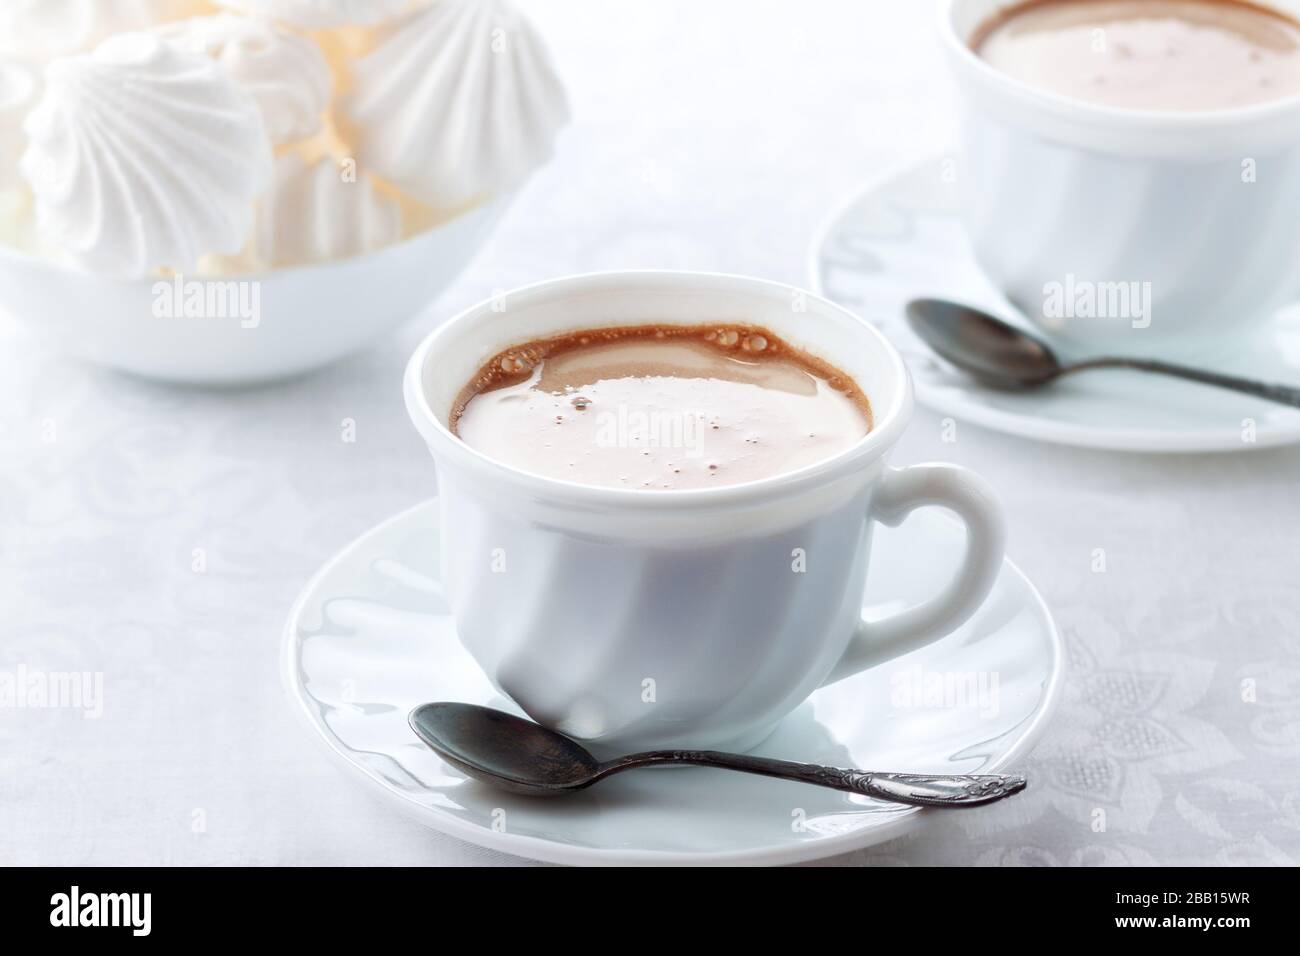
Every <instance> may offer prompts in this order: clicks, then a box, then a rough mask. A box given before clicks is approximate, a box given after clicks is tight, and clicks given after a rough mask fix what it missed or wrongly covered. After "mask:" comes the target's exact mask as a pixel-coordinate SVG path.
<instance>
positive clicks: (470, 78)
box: [339, 0, 569, 209]
mask: <svg viewBox="0 0 1300 956" xmlns="http://www.w3.org/2000/svg"><path fill="white" fill-rule="evenodd" d="M351 72H352V87H351V90H350V91H349V92H348V93H347V94H346V95H345V96H343V97H341V98H340V101H339V116H340V128H341V132H342V133H343V137H344V139H345V140H346V141H347V142H349V143H351V144H352V147H353V149H354V150H355V151H356V154H357V158H358V159H359V160H360V162H361V165H362V166H363V167H365V168H368V169H372V170H374V171H375V172H377V173H378V174H380V175H381V176H383V177H384V178H386V179H388V180H390V181H391V182H393V183H394V184H396V185H397V186H399V187H400V188H402V189H404V190H406V191H407V192H409V193H411V194H412V195H413V196H415V197H416V198H417V199H420V200H422V201H424V202H426V203H428V204H430V205H433V206H436V207H439V208H444V209H445V208H455V207H460V206H464V205H466V204H468V203H471V202H473V201H476V200H479V199H482V198H484V197H486V196H490V195H495V194H499V193H502V192H505V191H507V190H509V189H511V188H513V187H515V186H517V185H519V184H520V183H521V182H523V180H524V179H526V178H527V177H528V176H529V174H531V173H532V172H533V171H534V170H535V169H537V168H538V167H539V166H542V165H544V164H545V163H546V162H547V161H548V160H549V159H550V157H551V154H552V152H553V151H554V143H555V137H556V134H557V133H558V131H559V129H560V128H561V127H562V126H564V124H565V123H567V122H568V119H569V110H568V103H567V100H566V97H565V93H564V87H563V85H562V84H561V83H560V80H559V78H558V77H557V76H556V74H555V71H554V68H553V67H552V65H551V62H550V59H549V56H548V54H547V52H546V50H545V47H544V46H543V44H542V41H541V38H540V37H539V36H538V35H537V33H536V32H535V31H534V29H533V27H532V26H531V24H529V22H528V21H527V20H526V19H525V18H524V17H523V16H522V15H521V14H520V13H519V12H518V11H517V10H516V9H515V8H514V7H513V6H512V5H511V4H509V3H507V2H505V0H439V2H437V3H435V4H434V5H433V6H431V7H429V8H428V9H421V10H417V11H415V12H414V13H411V14H408V15H407V16H405V17H403V18H402V19H400V20H398V21H395V22H394V23H392V24H391V25H389V26H386V27H383V28H381V36H380V40H379V44H378V46H377V48H376V49H375V50H374V52H373V53H371V54H369V55H368V56H366V57H364V58H363V59H361V60H358V61H357V62H355V63H354V64H352V71H351Z"/></svg>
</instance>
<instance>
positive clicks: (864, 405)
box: [451, 326, 871, 490]
mask: <svg viewBox="0 0 1300 956" xmlns="http://www.w3.org/2000/svg"><path fill="white" fill-rule="evenodd" d="M451 429H452V431H453V433H454V434H456V435H458V436H459V437H460V438H461V440H462V441H464V442H465V443H466V444H467V445H470V446H471V447H473V448H475V449H477V450H479V451H481V452H483V453H484V454H485V455H488V456H489V457H491V458H494V459H496V460H497V461H500V462H503V463H505V464H508V465H511V466H513V467H516V468H519V469H521V470H523V471H528V472H531V473H533V474H538V475H543V476H546V477H551V478H562V479H565V480H568V481H574V482H578V483H581V484H588V485H600V486H605V487H613V488H633V489H645V490H682V489H693V488H715V487H720V486H723V485H734V484H740V483H743V482H748V481H756V480H758V479H761V478H768V477H771V476H773V475H779V474H784V473H787V472H791V471H795V470H797V469H799V468H802V467H804V466H806V465H811V464H814V463H816V462H819V461H823V460H825V459H827V458H831V457H833V456H834V455H836V454H838V453H839V452H841V451H844V450H845V449H847V448H849V447H851V446H852V445H854V444H856V443H857V442H858V441H860V440H861V439H862V438H863V437H864V436H865V435H866V434H867V432H869V431H870V430H871V409H870V405H869V403H868V401H867V398H866V396H865V395H864V394H863V393H862V391H861V389H860V388H858V386H857V385H856V384H855V383H854V382H853V381H852V380H851V379H849V378H848V377H847V376H846V375H844V374H843V373H841V372H840V371H838V370H837V369H835V368H833V367H832V366H829V365H827V364H826V363H824V362H821V361H819V360H817V359H815V358H813V357H811V356H808V355H805V354H803V353H802V352H799V351H797V350H795V349H794V348H792V347H790V346H789V345H787V344H786V343H785V342H783V341H781V340H780V339H779V338H777V337H776V336H775V335H772V334H771V333H770V332H767V331H766V330H763V329H758V328H753V327H748V326H723V327H711V328H680V327H668V326H665V327H655V328H633V329H599V330H592V331H586V332H582V333H578V334H574V335H570V336H565V337H561V338H556V339H548V340H544V341H538V342H532V343H529V344H526V345H521V346H517V347H515V348H512V349H509V350H507V351H506V352H503V353H501V354H500V355H498V356H496V357H495V358H494V359H493V360H492V361H491V362H490V363H489V364H488V365H486V366H484V368H483V369H481V370H480V372H479V374H478V375H477V376H476V377H475V379H474V381H472V382H471V383H470V384H469V385H467V386H466V388H465V389H464V390H463V391H462V392H461V395H460V397H459V398H458V399H457V402H456V406H455V409H454V411H453V413H452V418H451Z"/></svg>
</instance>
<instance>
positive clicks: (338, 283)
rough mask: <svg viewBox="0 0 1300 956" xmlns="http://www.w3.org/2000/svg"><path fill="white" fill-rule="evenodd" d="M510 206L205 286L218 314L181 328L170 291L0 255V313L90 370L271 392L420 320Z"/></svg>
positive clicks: (182, 319) (200, 314) (153, 282)
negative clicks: (345, 253) (371, 248)
mask: <svg viewBox="0 0 1300 956" xmlns="http://www.w3.org/2000/svg"><path fill="white" fill-rule="evenodd" d="M507 205H508V198H506V197H501V198H498V199H494V200H492V201H491V202H488V203H485V204H483V205H481V206H478V207H475V208H474V209H472V210H470V211H468V212H466V213H464V214H462V215H460V216H458V217H456V218H455V219H453V220H451V221H449V222H447V223H445V224H443V225H441V226H438V227H437V228H435V229H431V230H429V231H427V232H423V233H421V234H419V235H417V236H414V237H413V238H411V239H408V240H406V241H405V242H402V243H399V244H397V245H394V246H389V247H387V248H385V249H380V250H378V251H376V252H372V253H369V254H367V255H363V256H358V257H356V258H353V259H345V260H340V261H337V262H329V263H322V264H320V265H311V266H301V267H297V268H290V269H278V270H274V271H271V272H265V273H260V274H249V275H240V276H230V277H223V278H221V279H208V280H200V281H201V282H202V286H201V288H202V290H203V293H204V296H203V301H204V303H205V305H208V306H213V305H215V306H216V308H203V309H199V310H197V311H196V312H193V313H190V314H189V315H188V316H187V314H186V313H185V311H184V310H183V309H181V308H178V307H177V306H175V305H174V304H173V303H174V300H175V298H176V297H175V296H174V295H173V292H174V290H175V288H176V286H175V283H174V281H169V280H164V279H138V280H122V279H113V278H107V277H104V276H98V275H93V274H91V273H87V272H82V271H79V270H77V269H73V268H70V267H68V266H66V265H63V264H61V263H57V262H51V261H47V260H44V259H40V258H36V257H34V256H31V255H28V254H27V253H24V252H21V251H19V250H16V249H11V248H6V247H3V246H0V310H3V311H5V312H7V313H9V314H11V315H13V316H15V317H16V318H18V319H19V320H21V321H23V322H24V323H25V324H26V325H28V326H29V327H30V328H31V329H32V330H33V331H34V332H36V333H38V334H40V335H42V336H45V337H46V338H48V339H50V340H51V341H53V342H54V343H55V345H56V346H57V347H59V348H61V349H64V350H66V351H68V352H71V353H73V354H75V355H77V356H79V357H80V358H83V359H85V360H86V361H88V362H93V363H94V364H96V365H104V366H108V367H109V368H114V369H119V370H121V371H124V372H131V373H133V374H136V375H141V376H144V377H146V378H152V379H158V380H161V381H166V382H175V383H182V384H190V385H246V384H252V383H256V382H266V381H273V380H275V379H281V378H286V377H289V376H292V375H298V374H301V373H303V372H308V371H311V370H312V369H316V368H320V367H321V366H324V365H328V364H330V363H331V362H334V361H337V360H338V359H340V358H342V357H343V356H345V355H348V354H349V353H351V352H355V351H358V350H360V349H362V348H365V347H366V346H367V345H370V344H372V343H373V342H375V341H376V339H378V338H379V337H380V336H381V335H384V334H385V333H387V332H389V331H390V330H392V329H394V328H396V327H397V326H398V325H400V324H401V323H402V322H405V321H406V320H407V319H410V318H413V317H414V316H416V315H417V314H419V313H420V312H421V311H422V310H423V309H424V308H425V307H426V306H428V305H429V304H430V303H431V302H432V301H433V300H434V299H435V298H436V297H437V296H438V295H439V293H441V292H442V291H443V290H444V289H445V288H446V287H447V286H448V285H450V284H451V282H452V281H453V280H454V279H455V278H456V276H457V275H458V274H459V273H460V271H461V269H463V268H464V267H465V265H466V264H467V263H468V262H469V260H470V259H471V258H472V257H473V255H474V254H475V253H476V252H477V251H478V250H479V248H480V247H481V246H482V244H483V243H484V241H485V240H486V239H487V237H488V235H489V233H490V232H491V231H492V228H493V226H494V225H495V224H496V222H497V221H498V219H500V217H501V214H502V213H503V212H504V210H505V208H506V206H507ZM186 281H190V282H192V281H193V280H188V279H187V280H186ZM164 286H167V287H170V288H164ZM191 288H193V287H191ZM226 294H231V295H230V296H229V297H227V298H226V299H225V303H227V304H223V302H222V297H223V295H226ZM236 297H240V298H236ZM182 298H184V297H182ZM235 303H242V304H243V305H254V304H255V305H256V306H257V308H256V309H251V308H235V307H233V306H234V304H235Z"/></svg>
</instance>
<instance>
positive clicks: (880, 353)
mask: <svg viewBox="0 0 1300 956" xmlns="http://www.w3.org/2000/svg"><path fill="white" fill-rule="evenodd" d="M735 320H743V321H746V322H749V323H752V324H756V325H758V326H760V327H763V328H766V329H768V330H770V331H772V332H774V333H776V334H777V335H778V336H780V337H782V338H783V339H785V340H786V341H788V342H790V343H791V344H792V345H794V346H796V347H798V348H801V349H803V350H804V351H806V352H809V353H811V354H813V355H817V356H819V357H821V358H823V359H826V360H827V361H833V362H834V363H835V364H836V365H837V367H839V368H841V369H842V370H843V371H844V372H846V373H848V374H849V375H851V376H853V378H854V379H855V380H856V381H857V382H858V383H859V384H860V385H861V386H862V388H863V390H864V391H865V392H866V394H867V396H868V398H869V399H870V401H871V405H872V409H873V413H874V419H875V420H874V425H873V428H872V431H871V432H870V434H868V435H867V437H866V438H865V439H863V440H862V441H861V442H859V443H858V444H857V445H855V446H853V447H852V448H850V449H848V450H846V451H844V452H842V453H841V454H839V455H836V456H835V457H832V458H829V459H827V460H826V461H824V462H821V463H819V464H816V465H813V466H810V467H808V468H805V469H802V470H799V471H794V472H791V473H788V474H783V475H778V476H775V477H772V478H768V479H764V480H763V481H757V482H751V483H748V484H740V485H728V486H722V487H718V488H710V489H704V490H693V491H648V490H642V489H622V488H607V487H606V488H597V487H590V486H583V485H579V484H576V483H573V482H566V481H559V480H555V479H550V478H542V477H538V476H534V475H530V474H527V473H524V472H522V471H518V470H515V469H513V468H510V467H507V466H505V465H503V464H500V463H498V462H495V461H492V460H491V459H489V458H487V457H485V456H483V455H481V454H479V453H478V452H477V451H475V450H473V449H471V448H470V447H469V446H467V445H466V444H464V443H463V442H461V441H460V440H459V439H458V438H456V437H455V436H453V435H452V434H451V433H450V431H449V430H448V429H447V427H446V422H447V418H448V415H449V414H450V410H451V408H452V405H453V402H454V400H455V397H456V395H457V394H458V393H459V392H460V389H461V387H462V386H463V385H464V383H465V382H468V381H470V380H471V378H472V377H473V375H474V373H475V372H476V371H477V369H478V368H480V367H481V365H482V364H483V363H484V362H486V361H487V360H488V359H489V358H490V357H492V356H493V355H495V354H497V353H499V352H500V351H501V350H503V349H505V348H507V347H509V346H510V345H518V344H522V343H527V342H529V341H533V340H535V339H538V338H545V337H548V336H550V335H555V334H563V333H567V332H572V331H575V330H578V329H582V328H599V327H601V326H605V327H608V326H613V325H644V324H648V323H655V322H659V323H674V324H681V325H700V324H703V325H708V324H710V323H713V322H720V321H735ZM406 399H407V408H408V409H409V411H410V413H411V416H412V420H413V421H414V423H415V425H416V427H417V429H418V430H419V432H420V434H421V435H422V436H423V437H424V439H425V441H426V442H427V443H428V446H429V450H430V453H431V454H432V456H433V459H434V463H435V465H436V467H437V476H438V490H439V494H440V496H441V499H440V500H441V507H442V528H443V537H442V547H443V555H442V557H443V567H444V569H445V577H444V583H445V586H446V594H447V600H448V604H449V606H450V607H451V610H452V614H453V615H454V617H455V618H456V622H457V629H458V632H459V634H460V638H461V640H462V641H463V642H464V643H465V646H466V647H467V648H468V649H469V651H470V653H471V654H472V655H473V656H474V658H475V659H476V660H477V661H478V663H479V665H480V666H481V667H482V668H483V670H484V671H485V672H486V673H487V674H488V675H489V677H491V678H492V680H493V681H494V683H495V684H496V686H497V687H498V688H499V689H500V690H501V691H503V692H504V693H505V694H506V695H508V696H509V697H510V698H511V699H512V700H514V701H515V702H517V703H518V704H519V705H520V706H521V707H522V708H523V709H524V710H525V711H526V712H527V713H528V714H529V716H531V717H532V718H533V719H535V720H537V721H539V722H540V723H543V724H545V725H546V726H548V727H551V728H553V729H556V730H560V731H562V732H563V733H566V734H569V735H570V736H573V737H578V738H581V739H582V740H584V741H585V742H586V743H587V744H588V745H589V746H590V747H592V748H593V749H594V750H596V751H597V752H598V753H608V752H613V751H622V752H626V751H630V750H645V749H659V748H673V747H690V748H699V749H709V748H712V749H745V748H747V747H749V746H752V745H753V744H755V743H757V742H758V741H759V740H761V739H762V738H763V737H764V736H766V734H767V733H769V732H770V731H771V729H772V727H773V726H774V725H775V724H776V722H777V721H778V720H780V719H781V718H782V717H784V716H785V715H786V714H788V713H789V712H790V711H791V710H792V709H794V707H796V706H797V705H798V704H799V703H800V702H801V701H802V700H804V699H805V698H806V697H807V696H808V695H809V694H810V693H811V692H812V691H813V690H815V689H816V688H817V687H818V686H820V685H821V684H822V683H824V682H826V681H827V680H828V679H834V678H838V677H841V676H844V675H845V674H848V673H851V672H852V671H854V670H856V669H860V668H862V667H865V666H869V665H870V664H873V663H876V662H878V661H880V660H883V659H886V658H888V657H891V656H894V655H897V654H899V653H902V652H904V651H905V650H908V649H912V648H915V647H916V646H918V645H920V644H923V643H926V642H928V641H931V640H934V639H936V638H937V637H940V636H942V635H943V634H946V633H948V632H949V631H950V630H952V629H953V628H954V627H956V626H957V625H959V624H960V623H961V622H962V621H964V620H965V618H966V617H967V616H969V614H971V613H973V611H974V610H975V608H976V607H977V606H978V605H979V602H980V601H982V600H983V598H984V597H985V595H986V594H987V593H988V589H989V587H991V585H992V581H993V576H994V574H995V573H996V570H997V568H998V567H999V566H1000V564H1001V560H1002V542H1003V529H1002V521H1001V515H1000V510H999V508H998V505H997V502H996V496H995V495H994V493H993V491H992V489H990V488H989V487H988V486H987V485H986V484H985V483H984V482H983V481H982V480H981V479H979V478H978V477H977V476H975V475H973V474H972V473H970V472H968V471H965V470H964V469H960V468H957V467H955V466H946V465H929V466H913V467H912V468H907V469H895V468H890V467H888V466H887V464H886V461H887V457H888V455H889V453H890V451H891V450H892V449H893V447H894V445H895V444H896V443H897V441H898V439H899V437H900V436H901V435H902V433H903V430H904V429H905V428H906V427H907V424H908V421H909V419H910V416H911V403H912V397H911V385H910V382H909V379H908V376H907V372H906V369H905V367H904V366H903V363H902V360H901V359H900V358H899V356H898V354H897V353H896V352H895V351H894V350H893V349H892V348H891V347H890V346H889V345H888V344H887V343H886V342H885V340H884V339H883V338H881V337H880V336H879V335H878V334H877V333H876V332H875V331H874V330H872V329H871V328H870V326H868V325H866V323H864V322H862V321H861V320H860V319H858V318H857V317H856V316H854V315H852V314H851V313H848V312H846V311H844V310H843V309H840V308H838V307H837V306H834V305H832V304H831V303H829V302H826V301H825V300H823V299H820V298H818V297H816V296H811V295H809V294H808V293H806V292H801V291H800V290H796V289H792V288H790V287H788V286H783V285H779V284H777V283H770V282H763V281H760V280H755V279H747V278H743V277H736V276H716V275H707V274H696V273H668V272H663V273H654V272H650V273H606V274H600V275H594V276H578V277H572V278H567V279H561V280H555V281H552V282H547V283H542V284H541V285H538V286H533V287H530V288H527V289H521V290H517V291H515V292H511V293H507V294H506V295H505V296H504V297H498V298H497V299H494V300H492V301H491V302H487V303H483V304H481V305H479V306H476V307H474V308H472V309H470V310H468V311H466V312H465V313H463V314H461V315H459V316H457V317H455V318H453V319H451V320H449V321H448V322H446V323H445V324H444V325H443V326H442V327H441V328H440V329H439V330H438V331H437V332H435V333H434V334H433V335H431V336H430V337H429V338H428V339H427V340H426V341H425V342H424V344H422V345H421V346H420V348H419V349H418V350H417V351H416V354H415V356H414V357H413V358H412V360H411V363H410V365H409V367H408V371H407V379H406ZM924 505H938V506H943V507H948V508H950V509H952V510H955V511H956V512H957V513H958V514H959V515H960V516H961V517H962V519H963V520H964V521H965V522H966V524H967V527H968V529H969V531H970V539H971V540H970V545H969V548H968V556H967V558H966V560H965V562H964V563H963V565H962V568H961V569H960V571H959V573H958V575H957V576H956V577H955V578H953V579H952V580H951V582H950V581H949V580H948V579H947V578H944V577H935V578H934V580H933V594H932V595H931V598H930V600H929V602H927V603H926V604H925V605H923V606H922V607H919V608H908V609H907V610H906V611H904V612H902V613H900V615H899V616H898V617H897V618H894V619H891V620H889V621H881V622H873V623H871V624H869V625H868V624H864V623H863V622H862V620H861V615H860V614H859V608H860V607H861V604H862V589H863V585H864V580H865V578H864V573H863V572H864V569H865V568H866V566H867V561H868V559H869V555H870V550H871V541H872V536H873V526H874V525H875V524H877V523H889V524H893V523H897V522H898V521H900V520H902V519H903V518H904V517H905V516H906V515H907V514H908V513H909V512H910V511H911V510H913V509H914V508H918V507H921V506H924Z"/></svg>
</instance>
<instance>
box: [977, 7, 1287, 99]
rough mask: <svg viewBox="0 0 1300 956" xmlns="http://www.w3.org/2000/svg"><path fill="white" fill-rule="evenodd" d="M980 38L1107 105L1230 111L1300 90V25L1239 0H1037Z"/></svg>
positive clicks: (1044, 81) (1000, 53)
mask: <svg viewBox="0 0 1300 956" xmlns="http://www.w3.org/2000/svg"><path fill="white" fill-rule="evenodd" d="M971 46H972V47H973V48H974V50H975V52H976V53H978V54H979V56H980V57H982V58H983V59H984V60H986V61H987V62H988V63H989V64H991V65H992V66H994V67H996V68H997V69H998V70H1001V71H1002V72H1003V73H1006V74H1007V75H1008V76H1012V77H1014V78H1015V79H1017V80H1020V81H1021V82H1023V83H1026V84H1028V85H1030V86H1035V87H1039V88H1041V89H1044V90H1048V91H1050V92H1053V93H1058V94H1060V95H1062V96H1067V97H1070V98H1071V99H1076V100H1084V101H1087V102H1090V103H1096V104H1100V105H1103V106H1112V107H1120V108H1127V109H1144V110H1175V111H1176V110H1221V109H1235V108H1239V107H1244V106H1251V105H1254V104H1258V103H1265V102H1268V101H1270V100H1276V99H1281V98H1283V97H1286V96H1290V95H1293V94H1295V93H1300V24H1297V23H1296V22H1295V21H1294V20H1292V19H1290V18H1289V17H1287V16H1285V15H1283V14H1281V13H1279V12H1274V11H1273V10H1271V9H1268V8H1266V7H1263V6H1256V5H1255V4H1251V3H1244V2H1237V0H1036V2H1031V3H1026V4H1022V5H1019V6H1015V7H1011V8H1009V9H1008V10H1006V11H1004V12H1003V13H1001V14H999V15H998V16H997V17H995V18H994V19H993V20H991V21H989V22H988V23H986V24H984V25H983V26H982V27H981V28H980V29H979V30H978V31H976V34H975V36H974V38H973V39H972V42H971Z"/></svg>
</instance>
